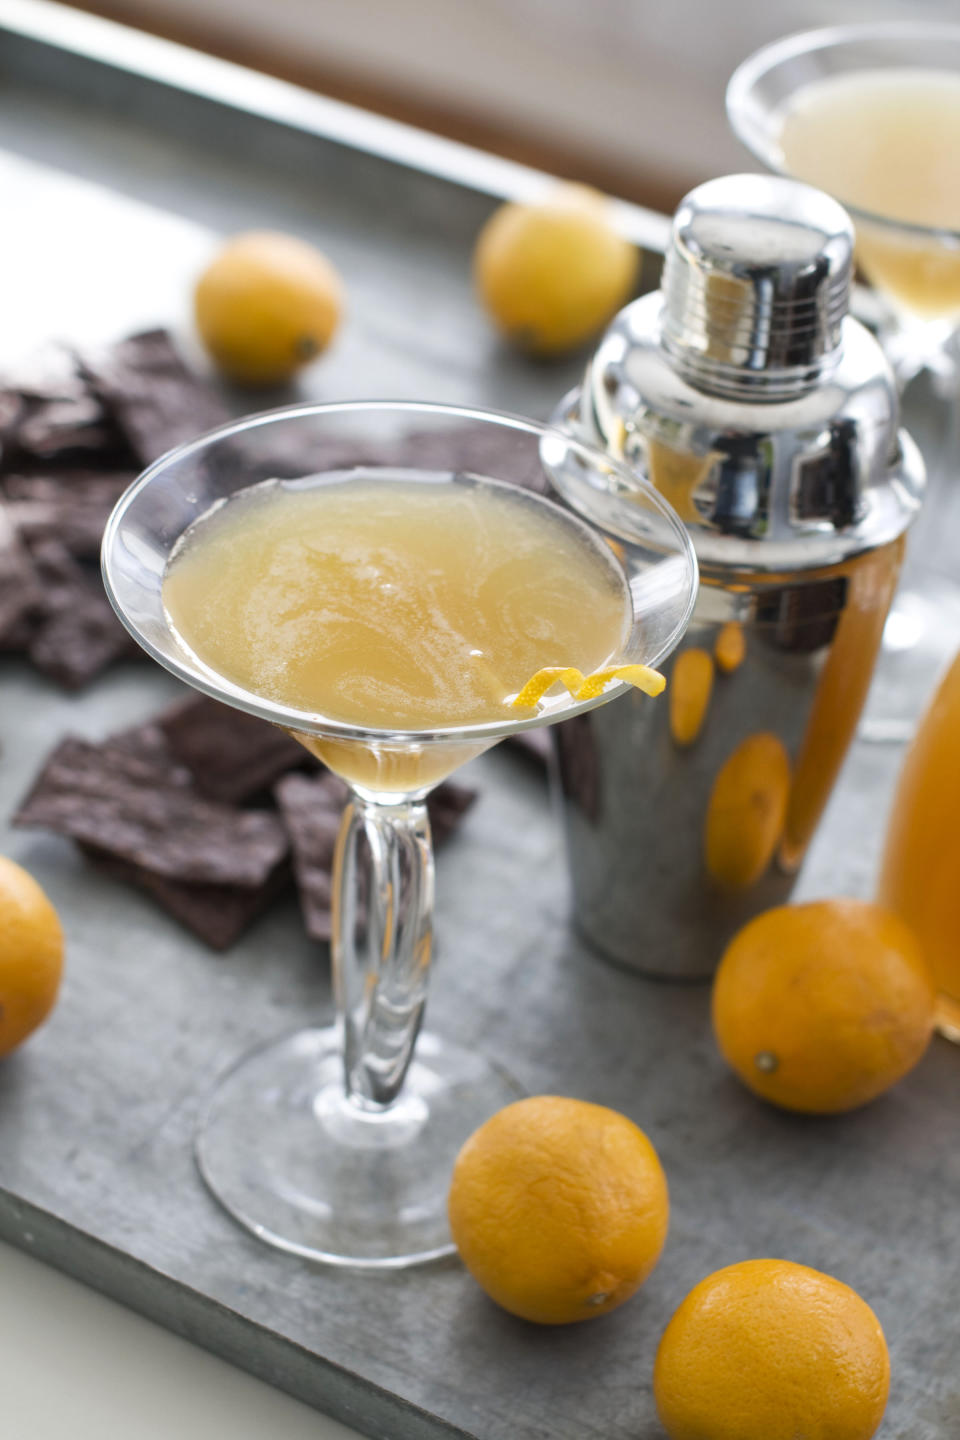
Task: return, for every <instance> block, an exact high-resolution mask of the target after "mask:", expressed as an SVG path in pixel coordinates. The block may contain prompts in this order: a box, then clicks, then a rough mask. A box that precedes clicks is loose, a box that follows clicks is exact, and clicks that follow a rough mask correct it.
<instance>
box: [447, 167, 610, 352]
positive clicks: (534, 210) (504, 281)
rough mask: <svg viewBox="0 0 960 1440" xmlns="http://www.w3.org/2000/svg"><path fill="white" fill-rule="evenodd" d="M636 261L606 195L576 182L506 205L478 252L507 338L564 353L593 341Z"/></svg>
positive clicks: (483, 292) (485, 286)
mask: <svg viewBox="0 0 960 1440" xmlns="http://www.w3.org/2000/svg"><path fill="white" fill-rule="evenodd" d="M637 265H638V255H637V251H636V248H635V247H634V246H633V245H631V244H630V242H629V241H628V240H625V239H624V238H623V236H622V235H620V234H619V233H618V231H617V230H616V229H615V228H614V226H613V224H612V222H611V219H610V216H609V205H608V202H607V201H606V200H605V198H604V197H603V196H602V195H599V194H598V193H597V192H595V191H590V190H588V189H587V188H586V187H583V186H575V185H570V186H560V187H558V188H557V189H556V190H555V191H553V192H551V193H550V194H548V195H547V196H546V197H545V198H544V199H543V200H542V201H540V202H539V203H536V204H514V203H511V204H507V205H502V206H501V207H500V208H499V209H498V210H496V211H495V212H494V214H493V215H492V216H491V217H490V219H489V220H488V221H487V223H486V225H485V226H484V227H483V229H482V230H481V232H480V236H479V238H478V240H477V244H476V249H475V251H474V276H475V279H476V285H477V289H478V292H479V294H480V298H481V300H482V301H483V304H484V306H485V307H486V309H487V311H488V313H489V314H490V316H491V317H492V318H493V320H494V321H495V323H496V324H497V326H498V327H499V328H500V330H501V331H502V332H503V334H504V335H506V337H507V339H508V340H510V341H512V342H513V343H514V344H516V345H518V346H519V347H520V348H521V349H523V350H528V351H530V352H531V353H532V354H535V355H561V354H563V353H565V352H566V351H568V350H572V349H574V348H576V346H578V345H581V344H583V343H584V341H586V340H589V339H590V337H591V336H592V335H594V334H595V333H596V332H597V331H598V330H599V329H600V327H601V326H602V325H605V324H606V322H607V321H608V320H609V319H610V317H611V316H612V315H613V314H614V312H615V311H617V310H619V308H620V306H621V305H623V304H624V302H625V301H626V300H627V299H628V298H629V296H630V294H631V291H632V289H633V286H634V282H635V280H636V276H637Z"/></svg>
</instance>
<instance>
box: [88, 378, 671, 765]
mask: <svg viewBox="0 0 960 1440" xmlns="http://www.w3.org/2000/svg"><path fill="white" fill-rule="evenodd" d="M364 411H379V412H381V413H388V414H398V415H403V414H414V415H416V414H419V415H435V416H444V417H447V418H452V419H462V420H470V421H475V422H480V423H483V424H488V425H496V426H500V427H501V428H504V429H509V430H515V431H517V432H518V433H520V434H525V435H530V436H536V437H537V438H538V439H542V438H543V437H549V436H555V437H556V438H557V439H558V440H562V441H563V442H564V444H566V445H569V446H571V447H573V448H574V449H575V450H576V451H578V452H580V453H582V454H584V455H586V456H588V457H593V458H595V459H597V460H599V461H602V463H603V465H604V467H605V468H606V469H607V470H608V471H610V472H612V473H613V474H614V475H616V476H618V477H619V478H620V479H621V480H623V481H625V482H626V483H627V484H628V485H629V486H630V488H632V489H633V490H635V491H640V492H641V493H642V494H643V495H644V497H645V498H646V499H647V501H648V502H649V503H650V504H651V506H652V508H654V509H655V510H656V511H658V512H659V514H660V515H661V517H662V518H663V519H664V520H665V521H666V522H667V524H668V525H669V527H670V529H671V531H672V532H673V534H674V536H675V538H676V540H677V555H678V556H682V557H683V558H684V559H685V560H686V568H687V570H688V572H689V576H690V594H689V596H688V597H687V603H686V605H685V607H684V610H683V613H682V615H681V617H680V618H679V620H678V621H677V622H676V623H675V625H674V626H673V627H672V629H671V631H670V634H669V635H668V636H667V638H666V639H665V640H664V642H663V644H662V645H661V646H660V647H659V648H658V649H657V650H656V651H655V652H654V653H653V655H652V656H651V657H649V659H647V660H645V661H644V662H643V663H644V664H647V665H650V666H655V665H656V664H657V663H658V662H659V661H660V660H661V659H663V658H664V657H665V656H666V655H669V654H670V652H671V651H672V650H673V649H674V647H675V646H676V644H677V643H678V641H679V639H680V637H681V636H682V635H683V633H684V631H685V630H686V628H687V625H688V624H689V622H690V618H691V616H692V615H693V610H694V606H695V604H696V600H697V593H698V582H699V566H698V563H697V556H696V551H695V549H694V546H693V541H692V540H691V538H690V535H689V532H688V531H687V528H686V526H685V525H684V524H683V521H682V520H681V519H680V517H679V516H678V515H677V513H676V511H675V510H674V509H673V507H672V506H671V505H670V504H669V502H668V501H667V500H665V499H664V497H663V496H662V495H661V494H660V492H659V491H658V490H656V489H655V488H654V486H653V485H651V484H650V482H649V481H648V480H647V479H645V478H644V476H642V475H641V474H639V472H637V471H635V470H633V469H631V468H630V467H629V466H628V465H625V464H624V463H623V462H622V461H620V460H618V459H616V458H615V457H614V456H612V455H608V454H607V453H606V452H605V451H603V450H601V449H599V448H598V447H597V446H595V445H589V444H585V443H584V442H583V441H582V440H580V439H578V437H577V436H575V435H572V434H570V433H569V432H568V431H566V430H562V429H560V427H559V426H556V425H551V424H544V423H542V422H540V421H537V420H530V419H528V418H526V417H524V416H522V415H513V414H511V413H510V412H509V411H500V410H484V409H480V408H477V407H473V406H468V405H450V404H446V403H444V402H442V401H430V400H423V401H421V400H332V401H302V402H299V403H296V404H293V405H285V406H281V407H279V408H275V409H271V410H261V411H257V412H256V413H255V414H253V415H244V416H242V417H241V418H240V419H237V420H231V421H227V422H226V423H225V424H223V425H218V426H217V427H216V428H215V429H213V430H208V431H206V432H204V434H202V435H199V436H197V437H196V438H195V439H193V440H187V441H184V442H183V443H182V444H180V445H177V446H174V447H173V448H172V449H170V450H167V451H166V452H165V453H164V454H163V455H160V456H158V458H157V459H156V460H154V461H153V463H152V464H151V465H149V466H147V468H146V469H145V470H144V471H143V472H142V473H141V474H140V475H139V476H138V477H137V478H136V480H134V481H133V482H132V483H131V484H130V485H129V486H128V488H127V489H126V490H125V491H124V493H123V494H122V495H121V497H120V499H119V500H118V501H117V503H116V505H115V506H114V508H113V510H112V511H111V514H110V518H109V520H108V521H107V524H106V527H105V529H104V532H103V541H102V544H101V549H100V571H101V576H102V580H103V586H104V590H105V591H106V594H107V598H108V600H109V601H110V604H111V605H112V607H113V609H114V611H115V613H116V615H117V617H118V619H119V620H120V622H121V624H122V625H123V627H124V629H125V630H127V631H128V633H129V634H130V635H131V636H132V637H133V638H134V640H135V641H136V642H137V644H138V645H139V646H140V647H141V649H143V650H144V651H145V652H146V653H147V654H148V655H149V656H150V658H151V659H152V660H154V661H156V663H157V664H158V665H161V666H162V667H163V668H164V669H165V670H167V671H169V672H170V673H171V674H172V675H175V676H176V678H177V679H178V680H181V681H183V683H184V684H185V685H188V686H189V687H190V688H191V689H193V690H199V691H200V692H201V693H202V694H205V695H208V696H210V697H211V699H214V700H220V701H221V702H222V703H224V704H229V705H232V706H233V708H234V709H238V710H243V711H245V712H246V713H247V714H249V715H254V716H256V717H257V718H258V719H262V720H267V721H269V722H270V723H271V724H274V725H279V726H281V727H283V728H285V729H288V730H299V731H301V732H302V733H303V734H307V735H315V736H320V737H323V738H325V739H329V740H349V741H354V742H359V743H361V744H364V743H367V744H370V745H385V746H390V745H396V746H401V745H402V746H404V747H407V748H412V747H415V746H417V745H420V746H428V745H437V744H449V745H457V744H460V745H464V744H474V743H483V742H484V741H489V742H490V743H491V744H492V743H493V742H494V741H496V740H500V739H503V738H505V737H506V736H508V735H515V734H517V733H518V732H519V731H522V730H534V729H539V728H540V727H541V726H543V725H544V724H553V723H556V722H559V721H561V720H567V719H571V718H573V717H574V716H576V715H582V714H584V713H585V712H586V711H588V710H593V709H595V708H596V707H597V706H599V705H602V704H605V703H607V702H608V701H610V700H613V699H615V698H617V697H618V696H619V695H623V694H626V693H627V691H629V690H630V689H632V688H633V687H632V686H631V685H630V684H629V683H628V682H627V681H624V680H618V681H614V682H612V683H611V684H610V685H609V686H608V688H606V689H604V690H603V691H602V692H601V694H600V695H598V696H596V697H594V698H593V699H590V700H581V701H573V702H572V703H571V704H570V705H569V706H564V707H563V708H562V710H560V711H557V712H552V713H550V714H548V715H544V714H543V713H540V714H537V715H533V716H526V717H524V718H518V719H515V720H503V721H500V720H494V721H485V722H484V723H482V724H478V725H452V726H434V727H432V728H431V729H429V730H402V729H382V728H381V729H378V728H375V727H370V726H359V725H351V724H350V723H349V722H348V721H343V720H339V721H338V720H332V719H329V720H328V719H327V718H325V717H318V716H317V714H316V712H313V711H306V710H296V709H293V708H292V707H290V706H285V705H280V704H277V703H275V702H273V701H270V700H267V699H264V698H263V697H262V696H258V695H255V694H254V693H253V692H252V691H249V690H245V689H243V688H242V687H241V686H239V685H234V684H233V683H232V682H231V681H229V680H226V679H225V678H223V677H215V672H213V671H212V670H211V672H210V675H211V678H209V679H208V678H207V677H206V676H205V675H204V674H203V673H202V671H198V670H196V669H194V668H193V667H191V666H190V665H188V664H186V663H181V662H180V661H179V660H177V659H176V658H175V657H172V656H170V655H166V654H161V653H160V652H159V651H158V650H157V648H156V647H155V646H154V645H153V644H152V643H151V641H150V640H149V639H148V638H147V637H146V636H145V635H143V633H142V632H141V631H140V629H139V628H138V627H137V626H136V625H135V624H134V623H133V622H132V621H131V620H130V618H129V617H128V616H127V614H126V612H125V610H124V608H123V605H122V604H121V602H120V600H119V599H118V596H117V593H116V589H115V587H114V584H113V577H112V573H111V558H112V553H113V550H114V547H115V546H116V544H117V542H118V539H119V536H120V533H121V531H122V526H123V521H124V518H125V516H126V513H127V511H128V510H129V509H130V506H131V505H132V504H133V502H134V501H135V500H136V499H137V498H138V497H139V495H140V494H141V493H142V492H143V491H144V490H145V489H147V487H148V486H149V485H151V484H153V483H155V482H156V481H157V479H158V477H159V476H160V475H161V474H162V473H163V472H164V471H165V470H167V469H168V468H169V466H170V465H172V464H175V463H177V462H179V461H182V460H186V459H189V458H190V457H191V456H193V455H197V454H200V453H201V452H202V451H204V450H206V449H209V447H210V446H211V445H212V444H215V443H217V442H219V441H221V440H228V439H230V438H231V437H232V436H234V435H238V434H241V433H243V432H246V431H249V430H255V429H258V428H260V427H262V426H266V425H269V424H279V423H282V422H283V421H285V420H295V419H309V418H312V417H322V416H323V415H334V414H362V413H363V412H364ZM543 498H546V499H547V500H551V497H550V496H547V497H543ZM552 503H556V502H555V501H553V502H552ZM572 508H574V511H575V513H576V510H575V507H572ZM584 523H585V524H589V523H590V522H589V521H588V520H586V519H584ZM168 628H171V629H172V627H168ZM201 663H202V662H201Z"/></svg>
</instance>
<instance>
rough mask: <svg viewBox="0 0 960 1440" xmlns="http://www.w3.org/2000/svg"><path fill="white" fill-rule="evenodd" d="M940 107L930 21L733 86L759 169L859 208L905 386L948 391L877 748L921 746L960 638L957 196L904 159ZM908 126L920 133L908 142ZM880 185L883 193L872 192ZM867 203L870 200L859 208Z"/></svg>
mask: <svg viewBox="0 0 960 1440" xmlns="http://www.w3.org/2000/svg"><path fill="white" fill-rule="evenodd" d="M930 72H936V74H935V76H934V77H933V79H932V80H930V79H929V78H928V79H927V80H926V81H923V78H922V77H923V76H924V74H926V76H927V77H929V76H930ZM911 73H914V74H917V73H919V75H920V77H921V83H922V86H923V90H924V91H925V93H920V92H918V93H919V99H916V98H913V99H911V98H907V99H906V100H904V99H903V92H902V91H901V92H900V98H899V99H897V98H896V92H895V90H894V89H893V88H892V87H893V86H895V85H897V86H899V85H900V84H902V83H906V84H908V85H909V84H911V83H915V81H911V79H910V77H911ZM954 81H955V82H956V88H955V87H954V83H953V82H954ZM848 85H849V86H850V87H852V88H849V89H848V88H847V87H848ZM844 91H846V97H847V98H846V99H844V98H842V97H843V95H844ZM829 95H832V96H833V97H834V98H833V101H832V102H831V103H832V104H833V106H834V107H838V106H839V108H834V109H833V110H832V111H831V112H830V116H831V132H830V136H829V140H827V141H823V140H822V137H821V138H819V139H818V141H817V143H816V144H812V143H811V144H809V145H804V146H803V147H802V148H801V147H800V146H799V144H798V141H797V131H796V129H794V130H793V132H792V136H791V132H790V131H787V132H785V126H786V125H787V123H788V117H791V116H792V117H797V116H799V115H801V114H802V115H804V116H806V117H809V115H810V114H811V113H812V112H813V110H814V108H815V103H826V102H824V101H823V100H822V97H824V96H829ZM837 96H840V97H841V99H840V100H839V101H838V100H837V98H836V97H837ZM891 96H892V97H893V100H892V102H891ZM817 97H821V99H820V100H818V99H817ZM951 97H952V98H951ZM941 101H943V103H946V104H947V105H948V106H949V109H950V117H951V122H952V125H953V126H955V125H956V123H957V111H958V107H960V25H951V24H938V23H935V22H926V21H902V22H897V21H893V22H889V23H878V24H864V25H844V26H837V27H831V28H828V29H823V30H814V31H808V32H806V33H803V34H799V35H792V36H788V37H787V38H785V39H783V40H779V41H776V42H775V43H773V44H771V45H767V46H764V47H763V48H762V49H760V50H758V51H757V52H756V53H755V54H753V55H751V56H750V57H749V58H748V59H746V60H745V61H744V62H743V63H742V64H741V65H740V66H739V67H738V69H737V70H736V71H735V72H734V74H733V76H732V77H731V80H730V83H729V85H728V88H727V115H728V118H729V120H730V124H731V126H732V128H733V130H734V133H735V134H736V135H737V137H738V139H740V140H741V141H742V143H743V144H744V145H745V146H746V147H747V149H748V150H750V151H751V153H752V154H753V155H754V156H755V157H756V159H758V160H759V161H761V162H762V163H763V164H764V165H765V166H767V167H768V168H769V169H770V170H773V171H775V172H777V173H778V174H781V175H786V176H788V177H790V176H792V177H793V178H796V179H799V180H805V181H807V182H809V183H811V184H814V185H819V186H820V187H821V188H822V189H826V190H829V191H830V192H831V193H832V194H833V195H834V196H835V198H836V199H838V200H839V201H840V202H841V203H842V204H843V205H844V206H845V207H846V209H847V210H848V211H849V212H850V215H851V217H852V218H853V221H854V224H855V226H856V233H857V261H858V264H859V266H860V268H861V270H862V272H863V274H864V275H865V277H866V278H867V279H868V280H869V281H870V283H871V285H872V286H873V291H874V295H875V296H876V297H877V299H878V300H879V301H880V305H879V314H878V315H877V316H876V317H874V318H875V322H876V323H875V328H876V329H877V332H878V335H879V338H880V341H881V343H882V344H883V346H884V349H885V351H886V353H887V356H888V358H889V360H890V362H891V365H892V367H893V369H894V372H895V374H896V376H897V380H898V383H899V385H900V387H901V390H904V389H905V388H906V387H907V385H908V384H910V382H911V381H913V380H915V379H916V378H917V377H918V376H920V375H921V372H924V371H926V372H928V374H929V376H930V377H931V378H932V382H933V383H932V385H931V384H930V383H929V382H925V381H923V380H921V383H920V384H919V385H918V386H916V387H911V394H910V397H909V404H910V406H911V418H910V424H911V427H913V426H916V429H917V433H918V438H920V439H921V440H922V442H923V443H922V449H923V451H924V458H925V460H926V464H927V477H928V485H927V495H926V500H925V503H924V507H923V510H922V512H921V515H920V517H919V519H918V521H917V524H916V526H915V528H914V531H913V533H912V534H911V537H910V542H909V544H908V547H907V555H906V561H905V565H904V571H903V574H902V577H901V584H900V589H899V591H898V594H897V596H896V598H895V601H894V604H893V607H892V609H891V612H890V616H889V618H888V621H887V626H886V629H885V631H884V645H883V654H882V657H881V663H880V665H879V666H878V673H877V682H876V684H875V686H874V688H873V691H872V693H871V699H870V701H869V702H868V707H867V711H866V714H865V716H864V719H863V722H862V726H861V734H862V736H863V737H864V738H866V739H872V740H880V741H886V740H890V741H903V740H907V739H909V738H910V736H911V734H912V733H913V730H914V728H915V724H916V720H917V718H918V716H919V714H920V712H921V711H922V709H923V707H924V705H925V702H926V699H927V694H928V692H929V690H930V688H931V686H932V684H933V682H934V679H935V677H936V675H937V672H938V670H939V668H940V666H941V665H942V664H943V663H944V662H945V661H946V660H947V659H948V658H949V656H950V655H951V654H952V653H953V652H954V650H955V649H956V647H957V645H958V643H960V585H958V583H957V582H958V580H960V573H958V571H957V567H956V542H955V539H954V538H953V537H954V536H955V533H956V526H957V524H958V523H960V494H958V491H957V485H956V465H957V454H958V449H960V368H958V362H960V332H958V326H960V227H954V226H948V225H940V224H929V223H924V222H925V220H926V217H927V215H929V214H930V213H931V212H930V211H929V210H926V208H925V207H927V206H929V205H931V204H936V203H937V202H938V201H942V198H943V194H944V193H945V194H947V195H951V194H953V193H954V191H955V188H956V186H955V180H954V177H953V174H952V172H951V173H950V174H949V175H946V176H942V177H940V183H939V184H938V185H932V184H931V185H930V187H929V188H927V182H926V181H923V183H921V180H922V175H921V173H920V172H921V167H920V166H919V165H915V166H914V168H915V170H916V172H917V173H916V175H915V176H911V175H909V174H906V175H905V174H904V160H903V156H902V155H901V154H899V153H898V152H899V151H900V149H901V146H902V145H910V146H912V147H914V149H915V150H916V149H917V147H919V150H917V153H922V151H923V150H924V148H925V147H924V146H923V145H922V135H921V133H920V127H921V126H925V127H927V128H928V129H930V131H931V134H932V136H933V138H935V135H934V132H935V129H936V127H937V116H938V110H937V106H938V103H940V102H941ZM875 103H880V104H883V105H887V104H890V103H892V104H893V105H895V106H899V107H900V108H899V109H898V110H895V111H894V112H893V113H894V115H895V117H896V120H895V121H894V120H889V121H886V122H883V127H882V129H883V134H884V136H885V137H887V138H886V139H885V140H884V142H883V158H884V159H887V158H888V159H889V164H888V165H887V166H883V165H881V166H880V167H879V168H878V167H876V166H875V165H871V163H870V161H869V158H868V157H869V154H870V148H871V146H873V145H875V144H876V143H877V141H876V136H877V133H878V127H877V125H876V124H875V123H874V124H873V125H871V119H870V113H869V112H868V109H867V107H868V106H869V105H870V104H875ZM804 107H806V108H804ZM792 123H793V124H794V125H796V118H794V120H793V122H792ZM898 129H899V130H900V131H901V132H906V131H908V132H909V133H908V135H907V138H906V139H904V137H903V133H901V134H898V133H897V131H898ZM858 132H859V133H858ZM926 148H932V146H931V147H926ZM888 152H889V153H888ZM911 153H913V151H911ZM844 167H846V172H847V173H846V174H845V170H844ZM841 176H842V177H843V178H840V177H841ZM867 183H869V185H870V186H871V187H872V188H871V189H869V190H867V189H864V188H863V187H864V185H865V184H867ZM881 186H882V188H880V187H881ZM880 195H883V197H884V199H885V201H886V203H885V204H882V205H881V204H880V202H879V198H878V197H879V196H880ZM861 196H869V197H870V203H863V204H860V203H858V200H859V199H860V198H861Z"/></svg>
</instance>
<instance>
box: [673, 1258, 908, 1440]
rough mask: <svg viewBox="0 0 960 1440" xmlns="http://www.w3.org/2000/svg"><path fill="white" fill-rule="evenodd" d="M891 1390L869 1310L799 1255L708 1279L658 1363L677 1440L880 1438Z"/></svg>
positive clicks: (684, 1308) (682, 1313)
mask: <svg viewBox="0 0 960 1440" xmlns="http://www.w3.org/2000/svg"><path fill="white" fill-rule="evenodd" d="M889 1388H890V1359H889V1355H888V1352H887V1344H886V1341H885V1340H884V1337H883V1331H882V1329H881V1328H880V1322H879V1320H878V1319H877V1317H876V1315H874V1313H873V1311H872V1310H871V1309H870V1306H869V1305H868V1304H867V1303H866V1301H865V1300H862V1299H861V1298H860V1296H859V1295H858V1294H857V1293H856V1291H855V1290H851V1289H850V1287H849V1286H848V1285H844V1284H843V1283H842V1282H841V1281H839V1280H834V1279H833V1277H832V1276H830V1275H824V1274H823V1273H822V1272H821V1271H819V1270H810V1269H808V1267H807V1266H806V1265H795V1264H793V1263H792V1262H791V1261H789V1260H746V1261H743V1262H741V1263H740V1264H739V1265H730V1266H728V1267H727V1268H726V1269H724V1270H717V1271H716V1272H715V1273H714V1274H713V1275H708V1276H707V1278H706V1279H705V1280H701V1282H700V1284H699V1285H696V1286H694V1288H693V1289H692V1290H691V1291H690V1294H689V1295H688V1296H687V1298H686V1299H685V1300H684V1301H683V1303H682V1305H681V1306H680V1308H679V1309H678V1310H677V1311H676V1313H675V1314H674V1316H673V1318H672V1319H671V1321H670V1323H669V1324H668V1325H667V1328H666V1330H665V1331H664V1333H663V1338H662V1339H661V1341H660V1346H659V1349H658V1350H657V1358H656V1362H655V1365H654V1370H653V1394H654V1399H655V1401H656V1405H657V1413H658V1414H659V1416H660V1420H661V1422H662V1424H663V1427H664V1429H665V1430H666V1432H667V1434H668V1435H669V1436H670V1440H800V1437H803V1440H870V1436H872V1435H873V1434H874V1433H875V1432H876V1430H877V1427H878V1426H879V1424H880V1421H881V1419H882V1418H883V1412H884V1410H885V1408H886V1404H887V1394H888V1391H889Z"/></svg>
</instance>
